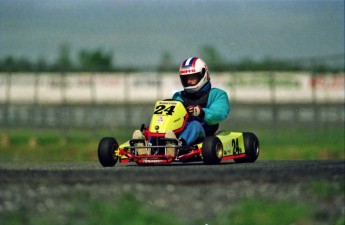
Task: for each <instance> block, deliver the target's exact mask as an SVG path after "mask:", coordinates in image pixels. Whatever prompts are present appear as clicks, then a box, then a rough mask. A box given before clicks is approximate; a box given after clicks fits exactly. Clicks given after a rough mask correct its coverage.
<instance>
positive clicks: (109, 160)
mask: <svg viewBox="0 0 345 225" xmlns="http://www.w3.org/2000/svg"><path fill="white" fill-rule="evenodd" d="M118 147H119V145H118V143H117V141H116V140H115V138H112V137H104V138H102V140H101V141H100V142H99V145H98V160H99V162H100V163H101V164H102V166H103V167H112V166H115V164H116V162H117V160H118V157H115V150H116V149H118Z"/></svg>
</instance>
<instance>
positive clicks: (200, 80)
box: [179, 57, 210, 93]
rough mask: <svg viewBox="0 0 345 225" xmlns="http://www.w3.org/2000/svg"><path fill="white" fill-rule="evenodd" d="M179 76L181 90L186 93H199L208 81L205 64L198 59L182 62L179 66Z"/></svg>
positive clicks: (193, 58)
mask: <svg viewBox="0 0 345 225" xmlns="http://www.w3.org/2000/svg"><path fill="white" fill-rule="evenodd" d="M179 74H180V79H181V83H182V85H183V88H184V90H185V91H186V92H187V93H194V92H197V91H199V90H200V89H201V88H202V87H203V86H204V85H205V84H206V83H207V82H208V81H209V80H210V76H209V73H208V69H207V65H206V63H205V62H204V61H203V60H202V59H200V58H198V57H192V58H188V59H186V60H184V61H183V63H182V64H181V66H180V72H179Z"/></svg>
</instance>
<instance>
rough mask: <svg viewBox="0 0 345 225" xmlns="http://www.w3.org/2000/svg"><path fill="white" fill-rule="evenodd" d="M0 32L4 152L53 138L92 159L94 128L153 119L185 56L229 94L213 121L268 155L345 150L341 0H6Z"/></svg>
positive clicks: (125, 134) (18, 155)
mask: <svg viewBox="0 0 345 225" xmlns="http://www.w3.org/2000/svg"><path fill="white" fill-rule="evenodd" d="M0 29H1V35H0V49H1V51H0V126H1V128H0V132H1V145H0V147H1V148H2V149H3V151H2V152H3V153H4V152H7V153H6V154H7V155H6V154H5V156H3V157H2V160H8V159H19V160H20V159H30V160H35V159H37V158H35V157H34V156H30V154H29V153H23V146H27V147H28V148H30V149H36V151H39V150H37V149H42V152H43V151H44V150H43V149H47V146H50V145H54V147H55V148H56V149H59V150H56V151H60V150H61V148H62V147H63V149H67V150H68V154H56V155H55V156H54V157H55V158H54V157H52V156H51V155H50V157H51V158H50V159H51V160H59V159H62V160H69V159H72V160H73V159H75V157H76V155H83V154H86V155H84V156H83V157H81V159H82V160H83V159H90V160H94V159H95V157H96V156H95V151H96V148H97V142H98V140H100V138H101V137H102V136H115V137H117V138H118V139H119V142H121V141H125V140H126V139H128V138H130V137H131V133H132V131H133V130H134V129H137V128H139V127H140V126H141V124H142V123H145V124H148V123H149V120H150V117H151V114H152V112H153V106H154V103H155V101H156V100H160V99H164V98H170V97H171V96H172V94H173V93H174V92H175V91H178V90H180V89H181V84H180V81H179V76H178V70H179V64H180V63H181V62H182V61H183V60H184V59H186V58H188V57H192V56H198V57H200V58H202V59H204V60H205V61H206V63H207V65H208V67H209V69H210V73H211V82H212V85H213V86H214V87H219V88H222V89H224V90H225V91H226V92H227V93H228V95H229V98H230V103H231V113H230V116H229V118H228V119H227V120H226V121H224V123H222V125H221V129H227V130H234V131H252V132H255V133H256V134H257V136H259V138H260V140H261V145H262V148H263V149H265V150H266V153H264V151H263V158H264V159H280V158H294V159H304V158H308V159H315V158H316V159H319V158H344V122H345V119H344V118H345V114H344V99H345V96H344V95H345V93H344V88H345V87H344V83H345V80H344V77H345V75H344V71H345V69H344V1H342V0H339V1H338V0H333V1H328V0H319V1H306V0H302V1H297V0H290V1H287V0H286V1H284V0H282V1H278V0H277V1H259V0H257V1H239V0H238V1H230V0H229V1H225V0H223V1H182V0H177V1H167V0H166V1H165V0H162V1H139V0H137V1H136V0H135V1H125V0H119V1H110V0H100V1H92V0H74V1H67V0H60V1H55V0H44V1H41V0H2V1H0ZM42 146H43V147H42ZM54 147H52V146H50V149H53V148H54ZM25 148H26V147H25ZM85 148H86V149H87V150H85ZM14 149H17V150H14ZM81 149H82V150H81ZM10 151H11V152H10ZM52 151H53V150H52ZM13 152H15V154H14V153H13ZM81 152H83V153H81ZM85 152H87V153H85ZM277 152H283V153H280V154H278V153H277ZM25 154H27V155H25ZM277 154H278V155H277ZM66 155H67V156H66ZM30 157H31V158H30ZM36 157H37V156H36ZM42 157H43V156H42ZM77 158H78V157H77Z"/></svg>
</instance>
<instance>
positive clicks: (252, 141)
mask: <svg viewBox="0 0 345 225" xmlns="http://www.w3.org/2000/svg"><path fill="white" fill-rule="evenodd" d="M243 141H244V148H245V152H246V157H244V158H238V159H234V161H235V162H237V163H252V162H255V161H256V160H257V158H258V157H259V153H260V143H259V139H258V138H257V137H256V135H255V134H253V133H250V132H244V133H243Z"/></svg>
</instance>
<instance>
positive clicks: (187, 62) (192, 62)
mask: <svg viewBox="0 0 345 225" xmlns="http://www.w3.org/2000/svg"><path fill="white" fill-rule="evenodd" d="M197 60H198V57H192V58H188V59H186V60H185V61H184V62H183V63H182V64H181V68H189V67H191V66H192V67H194V66H195V63H196V61H197Z"/></svg>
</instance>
